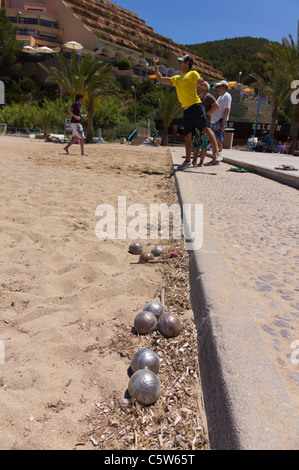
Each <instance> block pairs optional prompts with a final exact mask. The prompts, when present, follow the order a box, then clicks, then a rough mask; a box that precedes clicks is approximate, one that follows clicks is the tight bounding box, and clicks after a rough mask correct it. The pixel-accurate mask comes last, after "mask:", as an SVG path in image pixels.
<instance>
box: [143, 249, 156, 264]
mask: <svg viewBox="0 0 299 470" xmlns="http://www.w3.org/2000/svg"><path fill="white" fill-rule="evenodd" d="M154 259H155V257H154V255H153V253H150V252H149V251H144V252H143V253H141V255H140V258H139V261H140V262H141V263H147V262H148V261H153V260H154Z"/></svg>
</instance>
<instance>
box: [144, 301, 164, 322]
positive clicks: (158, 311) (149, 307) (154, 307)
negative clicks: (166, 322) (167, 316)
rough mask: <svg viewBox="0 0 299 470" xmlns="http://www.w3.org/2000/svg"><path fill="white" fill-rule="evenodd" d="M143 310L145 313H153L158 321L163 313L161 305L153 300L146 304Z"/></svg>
mask: <svg viewBox="0 0 299 470" xmlns="http://www.w3.org/2000/svg"><path fill="white" fill-rule="evenodd" d="M143 310H145V311H146V312H152V313H154V314H155V315H156V317H157V318H158V319H159V318H160V317H161V315H163V314H164V313H165V309H164V307H163V305H162V304H161V303H160V302H158V301H156V300H153V301H152V302H149V303H148V304H146V306H145V307H144V309H143Z"/></svg>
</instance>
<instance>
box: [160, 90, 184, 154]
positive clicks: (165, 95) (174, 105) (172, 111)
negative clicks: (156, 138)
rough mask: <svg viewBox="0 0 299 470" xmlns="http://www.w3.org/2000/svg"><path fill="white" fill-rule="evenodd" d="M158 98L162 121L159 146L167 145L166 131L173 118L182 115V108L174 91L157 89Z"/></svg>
mask: <svg viewBox="0 0 299 470" xmlns="http://www.w3.org/2000/svg"><path fill="white" fill-rule="evenodd" d="M157 92H158V96H159V112H160V115H161V117H162V121H163V133H162V142H161V145H167V144H168V129H169V126H170V124H171V123H172V121H173V120H174V119H175V118H178V117H180V116H181V115H182V106H181V104H180V102H179V100H178V98H177V94H176V93H175V92H174V91H172V90H171V91H170V90H169V89H168V88H167V87H161V88H158V89H157Z"/></svg>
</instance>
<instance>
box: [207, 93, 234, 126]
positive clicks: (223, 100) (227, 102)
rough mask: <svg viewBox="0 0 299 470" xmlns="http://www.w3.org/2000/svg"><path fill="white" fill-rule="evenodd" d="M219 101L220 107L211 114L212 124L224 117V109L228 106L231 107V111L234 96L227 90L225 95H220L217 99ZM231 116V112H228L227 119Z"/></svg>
mask: <svg viewBox="0 0 299 470" xmlns="http://www.w3.org/2000/svg"><path fill="white" fill-rule="evenodd" d="M217 103H218V104H219V109H217V111H215V113H213V114H212V116H211V118H212V119H211V123H212V124H215V122H217V121H219V119H221V118H223V114H224V110H225V109H226V108H228V109H229V111H230V108H231V105H232V97H231V95H230V94H229V93H228V92H226V93H224V95H222V96H219V98H218V100H217ZM228 118H229V113H228V116H227V119H228Z"/></svg>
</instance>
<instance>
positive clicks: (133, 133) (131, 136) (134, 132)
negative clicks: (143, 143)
mask: <svg viewBox="0 0 299 470" xmlns="http://www.w3.org/2000/svg"><path fill="white" fill-rule="evenodd" d="M135 134H136V137H137V135H138V128H137V129H135V131H133V132H132V134H131V135H130V136H129V137H128V144H129V143H130V140H131V139H133V137H134V135H135Z"/></svg>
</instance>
